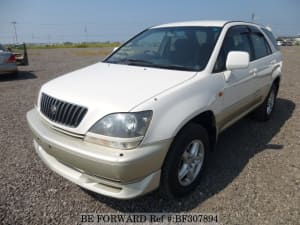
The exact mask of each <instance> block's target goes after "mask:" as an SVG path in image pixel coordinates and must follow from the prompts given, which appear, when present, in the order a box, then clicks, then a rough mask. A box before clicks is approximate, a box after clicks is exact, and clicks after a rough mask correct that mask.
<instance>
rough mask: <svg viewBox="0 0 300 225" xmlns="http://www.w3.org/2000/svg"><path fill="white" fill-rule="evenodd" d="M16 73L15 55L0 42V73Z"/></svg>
mask: <svg viewBox="0 0 300 225" xmlns="http://www.w3.org/2000/svg"><path fill="white" fill-rule="evenodd" d="M17 73H18V67H17V59H16V56H15V55H14V54H13V53H11V52H10V51H8V50H6V49H5V48H4V47H3V45H1V44H0V75H1V74H13V75H16V74H17Z"/></svg>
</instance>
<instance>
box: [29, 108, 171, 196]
mask: <svg viewBox="0 0 300 225" xmlns="http://www.w3.org/2000/svg"><path fill="white" fill-rule="evenodd" d="M27 121H28V124H29V126H30V128H31V130H32V132H33V134H34V146H35V149H36V151H37V153H38V155H39V156H40V158H41V159H42V160H43V161H44V163H45V164H46V165H47V166H48V167H49V168H50V169H52V170H53V171H55V172H56V173H58V174H60V175H61V176H63V177H65V178H66V179H68V180H70V181H72V182H74V183H76V184H78V185H79V186H82V187H83V188H86V189H89V190H91V191H94V192H96V193H99V194H103V195H107V196H110V197H114V198H120V199H129V198H134V197H137V196H139V195H142V194H145V193H147V192H150V191H152V190H154V189H156V188H157V187H158V186H159V181H160V169H161V167H162V164H163V161H164V158H165V156H166V154H167V151H168V149H169V146H170V144H171V139H170V140H164V141H160V142H156V143H151V144H147V145H143V146H140V147H138V148H136V149H133V150H119V149H113V148H109V147H104V146H100V145H96V144H92V143H87V142H84V141H83V139H81V138H76V137H72V136H69V135H66V134H64V133H61V132H58V131H56V130H55V129H53V127H51V125H49V124H47V122H46V121H44V120H43V119H42V118H41V117H40V115H39V112H38V111H37V110H36V109H32V110H31V111H29V112H28V113H27Z"/></svg>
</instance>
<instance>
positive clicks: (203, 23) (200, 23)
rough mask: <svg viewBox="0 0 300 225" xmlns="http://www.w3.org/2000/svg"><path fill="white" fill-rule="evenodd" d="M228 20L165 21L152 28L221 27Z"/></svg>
mask: <svg viewBox="0 0 300 225" xmlns="http://www.w3.org/2000/svg"><path fill="white" fill-rule="evenodd" d="M228 22H230V21H226V20H199V21H184V22H175V23H166V24H162V25H158V26H154V27H152V28H163V27H193V26H196V27H210V26H214V27H222V26H224V25H225V24H226V23H228Z"/></svg>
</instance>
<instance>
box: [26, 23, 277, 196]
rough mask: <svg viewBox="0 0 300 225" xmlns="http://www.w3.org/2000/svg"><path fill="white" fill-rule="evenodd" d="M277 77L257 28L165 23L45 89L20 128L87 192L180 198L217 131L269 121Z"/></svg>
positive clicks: (268, 42) (266, 35) (273, 56)
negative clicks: (28, 131) (27, 128)
mask: <svg viewBox="0 0 300 225" xmlns="http://www.w3.org/2000/svg"><path fill="white" fill-rule="evenodd" d="M281 71H282V59H281V53H280V51H279V50H278V46H277V44H276V39H275V37H274V35H273V34H272V32H271V31H270V30H268V29H266V28H265V27H263V26H261V25H257V24H253V23H247V22H233V21H193V22H181V23H172V24H165V25H160V26H155V27H152V28H149V29H146V30H145V31H143V32H141V33H140V34H138V35H137V36H135V37H134V38H132V39H130V40H129V41H128V42H126V43H125V44H123V45H122V46H121V47H119V48H118V49H116V50H115V51H113V53H112V54H111V55H110V56H108V57H107V58H106V59H105V60H104V61H103V62H99V63H96V64H94V65H91V66H88V67H86V68H83V69H80V70H77V71H74V72H72V73H69V74H67V75H64V76H61V77H58V78H56V79H54V80H52V81H50V82H48V83H46V84H44V85H43V86H42V87H41V90H40V93H39V96H38V100H37V106H36V107H35V108H34V109H32V110H30V111H29V112H28V113H27V121H28V123H29V126H30V128H31V130H32V132H33V135H34V147H35V149H36V152H37V154H38V155H39V157H40V158H41V159H42V160H43V161H44V162H45V164H46V165H48V166H49V168H51V169H52V170H53V171H55V172H57V173H58V174H60V175H61V176H63V177H65V178H66V179H69V180H70V181H72V182H74V183H76V184H78V185H80V186H81V187H83V188H85V189H88V190H91V191H93V192H97V193H99V194H103V195H107V196H111V197H114V198H120V199H128V198H134V197H137V196H140V195H143V194H145V193H148V192H150V191H152V190H154V189H156V188H158V187H160V191H161V193H163V195H165V196H169V197H171V198H173V197H182V196H184V195H187V194H189V193H190V192H191V191H193V190H194V189H195V188H196V186H197V185H198V184H199V182H200V178H201V175H202V174H203V173H204V171H205V170H204V168H205V164H206V163H207V162H208V161H207V156H208V154H209V153H210V152H211V151H212V150H213V149H214V148H215V146H216V143H217V140H218V135H219V134H220V133H221V132H222V131H224V130H225V129H226V128H228V127H229V126H231V125H232V124H234V123H235V122H237V121H238V120H239V119H241V118H242V117H244V116H246V115H247V114H249V113H253V117H254V118H256V119H257V120H260V121H266V120H268V119H270V117H271V115H272V112H273V110H274V107H275V102H276V96H277V93H278V90H279V86H280V79H281V73H282V72H281ZM228 160H229V159H225V158H224V163H229V162H228Z"/></svg>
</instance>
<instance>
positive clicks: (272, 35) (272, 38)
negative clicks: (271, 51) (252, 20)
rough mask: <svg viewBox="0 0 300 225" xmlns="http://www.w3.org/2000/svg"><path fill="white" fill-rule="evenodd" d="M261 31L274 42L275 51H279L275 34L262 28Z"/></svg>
mask: <svg viewBox="0 0 300 225" xmlns="http://www.w3.org/2000/svg"><path fill="white" fill-rule="evenodd" d="M261 29H262V31H263V32H264V33H265V34H266V35H267V36H268V38H269V39H270V41H271V42H272V44H273V46H274V47H275V49H276V50H278V51H279V46H278V45H277V41H276V38H275V36H274V34H273V33H272V32H271V31H269V30H268V29H266V28H261Z"/></svg>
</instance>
